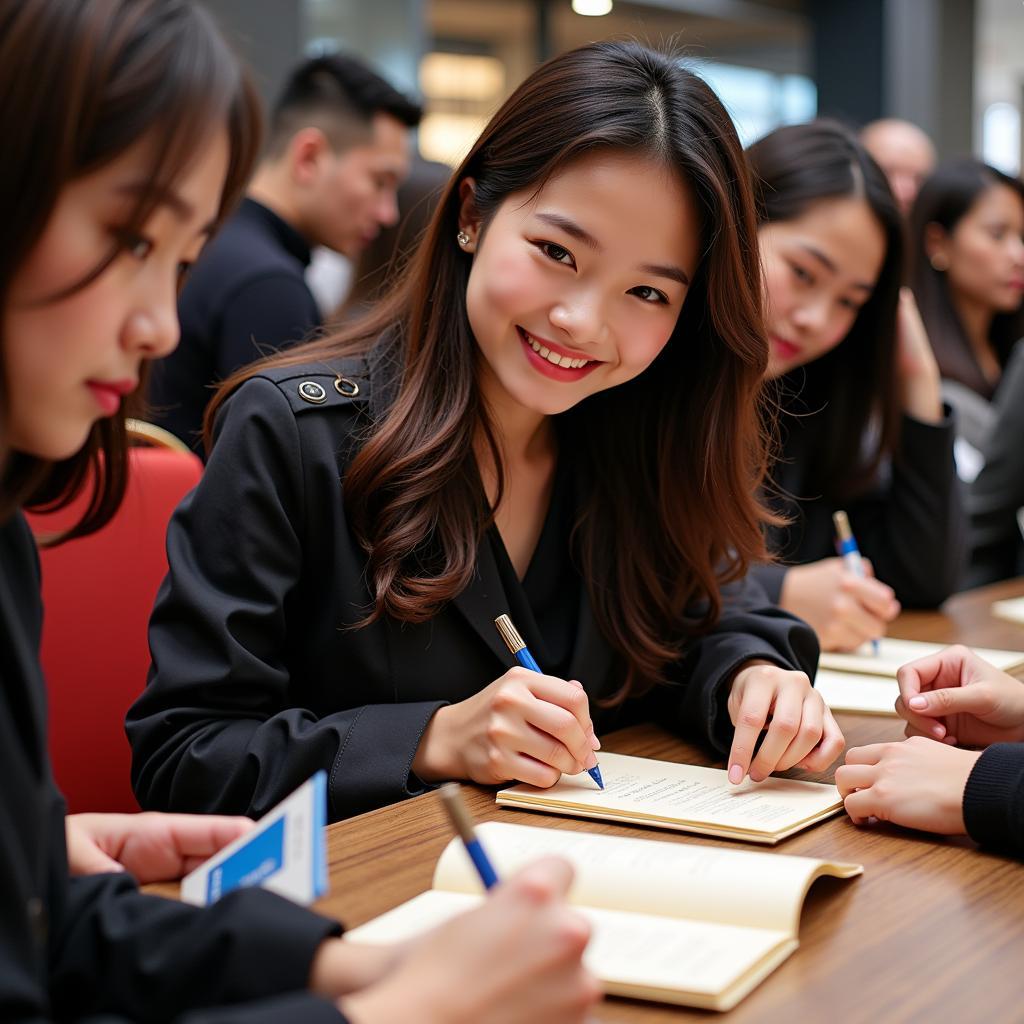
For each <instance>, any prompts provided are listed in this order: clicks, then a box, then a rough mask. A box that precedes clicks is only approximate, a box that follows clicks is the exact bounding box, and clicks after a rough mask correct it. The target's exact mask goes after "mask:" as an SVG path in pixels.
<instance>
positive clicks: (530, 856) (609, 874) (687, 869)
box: [345, 822, 863, 1010]
mask: <svg viewBox="0 0 1024 1024" xmlns="http://www.w3.org/2000/svg"><path fill="white" fill-rule="evenodd" d="M477 833H478V837H479V839H480V843H481V845H482V846H483V847H484V848H485V849H486V850H487V853H488V856H489V857H490V859H491V861H492V862H493V864H494V865H495V868H496V870H497V872H498V876H499V878H500V877H503V876H505V875H508V874H510V873H511V872H513V871H515V870H516V869H517V868H519V867H521V866H522V865H524V864H526V863H528V862H529V861H531V860H535V859H536V858H537V857H540V856H543V855H548V854H556V855H558V856H561V857H565V858H566V859H567V860H569V861H571V862H572V864H573V865H574V867H575V869H576V878H575V881H574V883H573V887H572V890H571V892H570V893H569V899H570V902H572V903H573V904H574V905H575V906H576V908H577V909H578V910H579V911H580V913H582V914H583V915H584V916H585V917H586V918H587V920H588V921H589V922H590V924H591V928H592V937H591V940H590V945H589V946H588V947H587V951H586V954H585V957H584V959H585V962H586V965H587V967H588V968H589V969H590V970H591V971H592V972H593V973H594V974H595V975H596V976H597V977H598V978H600V979H601V981H602V982H603V983H604V985H605V989H606V991H607V992H609V993H610V994H612V995H621V996H631V997H634V998H637V999H653V1000H657V1001H659V1002H665V1003H678V1004H682V1005H686V1006H699V1007H702V1008H704V1009H710V1010H729V1009H731V1008H732V1007H733V1006H735V1005H736V1004H737V1003H738V1002H739V1001H740V1000H741V999H742V998H743V997H744V996H745V995H746V994H747V993H748V992H750V991H751V989H753V988H754V987H755V986H756V985H757V984H758V983H759V982H761V981H762V980H763V979H764V978H766V977H767V976H768V975H769V974H770V973H771V972H772V971H773V970H774V969H775V968H776V967H778V965H779V964H780V963H782V961H783V960H785V959H786V957H788V956H789V955H790V953H792V952H793V950H794V949H796V948H797V946H798V944H799V943H798V941H797V929H798V927H799V924H800V910H801V908H802V907H803V901H804V896H805V895H806V894H807V890H808V889H809V888H810V885H811V883H812V882H813V881H814V880H815V879H816V878H818V877H820V876H821V875H834V876H835V877H837V878H850V877H852V876H854V875H858V874H860V873H861V871H862V870H863V869H862V867H861V866H860V865H859V864H838V863H832V862H829V861H823V860H813V859H811V858H807V857H787V856H783V855H782V854H769V853H754V852H751V851H749V850H721V849H715V848H713V847H708V846H697V845H684V844H681V843H666V842H656V841H654V840H650V839H633V838H629V837H621V836H606V835H596V834H592V833H589V832H569V831H563V830H561V829H541V828H529V827H527V826H525V825H511V824H505V823H504V822H489V823H487V824H485V825H481V826H480V827H479V828H478V829H477ZM433 884H434V888H433V889H431V890H430V891H429V892H425V893H422V894H421V895H419V896H416V897H415V898H414V899H412V900H410V901H409V902H408V903H404V904H402V906H400V907H397V908H396V909H394V910H391V911H389V912H388V913H386V914H383V915H382V916H381V917H378V918H376V919H375V920H373V921H370V922H369V923H368V924H365V925H363V926H362V927H361V928H356V929H354V930H353V931H350V932H347V933H346V935H345V937H346V938H347V939H351V940H352V941H354V942H367V943H390V942H397V941H401V940H403V939H407V938H410V937H412V936H414V935H418V934H420V933H421V932H423V931H425V930H426V929H428V928H431V927H433V926H434V925H437V924H440V923H441V922H442V921H445V920H447V919H448V918H450V917H452V916H454V915H455V914H457V913H459V912H460V911H463V910H468V909H469V908H470V907H473V906H475V905H476V904H477V903H478V902H479V901H480V900H481V899H482V898H483V897H482V896H481V895H480V892H481V887H480V882H479V880H478V878H477V875H476V872H475V871H474V870H473V866H472V863H471V862H470V860H469V857H468V856H467V854H466V851H465V848H464V847H463V845H462V843H461V841H460V840H458V839H454V840H452V842H450V843H449V844H448V846H447V848H446V849H445V851H444V853H443V854H442V855H441V859H440V860H439V861H438V864H437V869H436V870H435V872H434V883H433Z"/></svg>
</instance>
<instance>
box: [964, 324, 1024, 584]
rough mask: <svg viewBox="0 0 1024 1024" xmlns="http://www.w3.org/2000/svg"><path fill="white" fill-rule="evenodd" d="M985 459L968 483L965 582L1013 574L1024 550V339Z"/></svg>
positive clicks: (1000, 398)
mask: <svg viewBox="0 0 1024 1024" xmlns="http://www.w3.org/2000/svg"><path fill="white" fill-rule="evenodd" d="M982 455H983V456H984V459H985V463H984V465H983V466H982V469H981V472H980V473H979V474H978V476H977V477H976V478H975V480H974V482H973V483H972V484H971V485H970V488H969V489H968V495H967V508H968V513H969V515H970V549H971V562H970V566H969V567H968V573H967V585H968V586H972V587H975V586H981V585H982V584H984V583H994V582H995V581H996V580H1002V579H1006V578H1008V577H1010V576H1014V575H1016V573H1017V570H1018V559H1019V557H1020V552H1021V531H1020V526H1019V525H1018V522H1017V510H1018V509H1019V508H1021V507H1022V506H1024V344H1018V345H1017V346H1016V348H1015V350H1014V353H1013V356H1012V357H1011V359H1010V362H1009V364H1008V365H1007V367H1006V372H1005V373H1004V374H1003V379H1002V381H1001V382H1000V385H999V392H998V394H997V396H996V403H995V423H994V424H993V426H992V431H991V433H990V434H989V436H988V442H987V444H986V445H985V447H984V448H983V449H982Z"/></svg>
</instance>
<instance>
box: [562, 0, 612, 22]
mask: <svg viewBox="0 0 1024 1024" xmlns="http://www.w3.org/2000/svg"><path fill="white" fill-rule="evenodd" d="M572 9H573V10H574V11H575V12H576V13H577V14H585V15H587V17H590V18H597V17H600V15H602V14H610V13H611V9H612V0H572Z"/></svg>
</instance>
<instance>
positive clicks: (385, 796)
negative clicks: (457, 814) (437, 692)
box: [329, 701, 448, 821]
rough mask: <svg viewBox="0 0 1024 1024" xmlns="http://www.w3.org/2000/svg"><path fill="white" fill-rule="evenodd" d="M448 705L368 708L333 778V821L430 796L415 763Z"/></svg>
mask: <svg viewBox="0 0 1024 1024" xmlns="http://www.w3.org/2000/svg"><path fill="white" fill-rule="evenodd" d="M447 703H448V702H447V701H420V702H416V703H409V704H367V705H366V706H365V707H363V708H360V710H359V715H358V717H357V718H356V720H355V721H354V722H353V723H352V724H351V726H350V727H349V729H348V734H347V735H346V737H345V742H344V744H343V745H342V747H341V749H340V750H339V751H338V756H337V757H336V758H335V760H334V766H333V768H332V769H331V777H330V786H329V792H330V800H331V808H330V813H331V820H332V821H337V820H339V819H341V818H348V817H351V816H352V815H354V814H361V813H362V812H363V811H369V810H373V809H374V808H377V807H383V806H385V805H386V804H393V803H397V802H398V801H399V800H404V799H406V798H407V797H410V796H418V795H419V794H420V793H422V792H424V791H425V788H424V787H423V784H422V782H421V781H420V780H419V779H418V778H417V776H416V775H414V774H413V771H412V762H413V759H414V758H415V756H416V751H417V750H418V749H419V745H420V741H421V740H422V739H423V733H424V732H425V731H426V728H427V726H428V725H429V724H430V720H431V719H432V718H433V717H434V715H435V714H437V712H438V710H439V709H440V708H443V707H444V706H445V705H446V704H447Z"/></svg>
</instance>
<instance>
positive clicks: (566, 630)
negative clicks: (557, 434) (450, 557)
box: [490, 459, 582, 682]
mask: <svg viewBox="0 0 1024 1024" xmlns="http://www.w3.org/2000/svg"><path fill="white" fill-rule="evenodd" d="M564 462H565V460H564V459H559V463H558V468H557V469H556V470H555V479H554V482H553V484H552V487H551V503H550V505H549V506H548V514H547V516H546V518H545V520H544V526H543V528H542V529H541V534H540V538H539V539H538V541H537V547H536V548H535V549H534V552H533V555H532V557H531V558H530V564H529V565H528V566H527V569H526V575H525V576H523V579H522V581H521V582H520V580H519V577H518V575H517V574H516V570H515V567H514V566H513V565H512V561H511V559H510V558H509V556H508V552H507V551H506V550H505V545H504V544H503V543H502V540H501V534H499V533H498V530H497V527H494V528H492V530H491V531H490V542H491V546H492V548H493V550H494V560H495V562H496V563H497V566H498V576H499V578H500V579H501V585H502V587H503V588H504V591H505V596H506V597H507V598H508V602H509V605H510V607H509V610H508V614H509V617H510V618H511V619H512V622H513V624H514V625H515V627H516V629H517V630H518V631H519V635H520V636H521V637H522V638H523V640H524V641H525V643H526V646H527V647H528V648H529V649H530V653H531V654H532V655H533V656H534V658H535V659H536V661H537V664H538V665H539V666H540V669H541V671H542V672H543V673H544V674H545V675H549V676H558V677H559V678H560V679H568V678H569V671H570V668H569V666H570V662H571V661H572V652H573V645H574V643H575V640H576V620H577V613H578V609H579V593H580V588H581V586H582V580H581V578H580V575H579V573H578V572H577V570H576V569H575V567H574V566H573V563H572V558H571V556H570V543H569V535H570V533H571V532H572V523H573V517H572V510H573V482H572V474H571V473H570V471H569V469H568V467H566V466H565V465H564ZM567 598H568V600H567ZM581 682H582V680H581Z"/></svg>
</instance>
